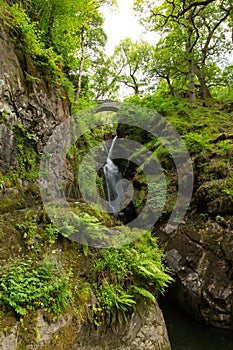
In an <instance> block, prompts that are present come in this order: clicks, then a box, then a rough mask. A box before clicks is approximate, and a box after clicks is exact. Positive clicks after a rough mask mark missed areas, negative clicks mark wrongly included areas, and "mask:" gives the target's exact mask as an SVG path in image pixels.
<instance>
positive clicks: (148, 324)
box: [0, 304, 171, 350]
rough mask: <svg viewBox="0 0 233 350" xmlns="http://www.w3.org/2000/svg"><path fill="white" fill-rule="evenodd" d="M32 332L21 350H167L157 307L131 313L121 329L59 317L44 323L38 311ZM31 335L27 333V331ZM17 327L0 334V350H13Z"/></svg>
mask: <svg viewBox="0 0 233 350" xmlns="http://www.w3.org/2000/svg"><path fill="white" fill-rule="evenodd" d="M34 327H35V329H34V333H36V334H37V339H36V341H34V342H33V343H31V344H30V341H27V345H26V347H24V349H25V350H42V349H43V350H47V349H62V350H105V349H106V350H107V349H113V350H145V349H147V350H170V349H171V346H170V343H169V340H168V334H167V330H166V325H165V322H164V319H163V314H162V312H161V310H160V308H159V306H158V304H156V305H155V307H154V310H153V311H152V312H151V313H149V314H147V315H139V314H133V315H132V317H131V319H130V320H129V322H127V323H124V324H122V325H121V326H120V325H118V326H115V327H113V326H110V327H109V328H107V327H104V328H103V327H100V329H97V330H96V329H95V328H94V327H93V326H91V325H90V324H79V323H78V322H77V320H76V321H75V320H74V319H72V318H71V317H69V316H67V317H61V318H59V319H58V320H57V321H56V322H52V323H48V322H47V321H46V319H45V318H44V316H43V312H41V311H38V312H37V316H36V320H35V326H34ZM30 332H31V330H30ZM18 333H19V325H18V324H16V325H14V326H12V327H10V328H9V329H8V330H7V331H6V332H0V349H1V350H17V349H18V346H19V344H20V342H19V340H18V338H19V337H18Z"/></svg>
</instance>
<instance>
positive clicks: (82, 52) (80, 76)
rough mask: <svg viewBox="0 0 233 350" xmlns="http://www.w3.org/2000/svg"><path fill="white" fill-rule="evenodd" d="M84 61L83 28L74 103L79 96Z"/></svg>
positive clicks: (83, 30)
mask: <svg viewBox="0 0 233 350" xmlns="http://www.w3.org/2000/svg"><path fill="white" fill-rule="evenodd" d="M84 62H85V29H84V28H83V29H82V31H81V58H80V64H79V70H78V83H77V91H76V97H75V104H77V103H78V100H79V97H80V92H81V84H82V74H83V67H84Z"/></svg>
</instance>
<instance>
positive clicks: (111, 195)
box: [103, 136, 123, 214]
mask: <svg viewBox="0 0 233 350" xmlns="http://www.w3.org/2000/svg"><path fill="white" fill-rule="evenodd" d="M116 140H117V136H115V137H114V139H113V141H112V144H111V147H110V149H109V151H108V155H107V160H106V164H105V165H104V167H103V169H104V176H105V185H106V197H107V201H108V206H109V207H108V211H109V212H111V213H113V214H117V213H119V212H120V211H121V198H122V193H123V189H122V182H121V181H120V180H121V179H122V177H121V173H120V171H119V168H118V166H117V165H116V164H114V163H113V161H112V159H111V155H112V150H113V147H114V145H115V142H116Z"/></svg>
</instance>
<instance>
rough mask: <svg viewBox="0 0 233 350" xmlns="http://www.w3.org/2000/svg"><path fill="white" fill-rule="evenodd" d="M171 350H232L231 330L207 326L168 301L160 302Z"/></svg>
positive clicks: (232, 334)
mask: <svg viewBox="0 0 233 350" xmlns="http://www.w3.org/2000/svg"><path fill="white" fill-rule="evenodd" d="M160 307H161V309H162V311H163V315H164V319H165V322H166V325H167V330H168V334H169V339H170V342H171V346H172V350H233V332H232V331H224V330H220V329H217V328H213V327H207V326H205V325H202V324H200V323H198V322H197V321H195V320H193V319H192V318H190V317H189V316H187V315H186V314H184V313H183V312H182V311H180V310H179V309H178V308H177V307H175V306H173V305H172V304H170V303H168V302H162V303H160Z"/></svg>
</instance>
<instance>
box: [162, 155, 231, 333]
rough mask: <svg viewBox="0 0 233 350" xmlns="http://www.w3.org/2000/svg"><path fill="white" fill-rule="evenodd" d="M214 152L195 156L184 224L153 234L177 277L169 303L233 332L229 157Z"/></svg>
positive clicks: (208, 322)
mask: <svg viewBox="0 0 233 350" xmlns="http://www.w3.org/2000/svg"><path fill="white" fill-rule="evenodd" d="M216 153H217V152H216ZM216 153H215V152H213V154H210V155H209V156H208V157H207V156H206V157H204V158H203V157H197V158H194V161H193V164H194V170H195V188H194V195H193V201H192V203H191V210H190V212H189V213H188V214H187V215H186V217H185V220H184V222H183V223H182V224H180V225H179V227H178V229H177V230H175V231H174V232H172V233H170V234H167V233H165V232H164V230H163V227H160V228H158V230H156V232H158V235H159V237H160V241H161V244H163V245H164V248H165V251H166V256H167V258H166V259H167V263H168V265H169V266H170V267H171V268H172V270H173V271H174V273H175V280H176V283H175V284H174V285H173V286H172V287H171V288H170V290H169V292H168V295H169V297H170V298H171V300H173V301H174V302H176V303H177V304H179V305H180V306H181V307H182V308H184V309H185V310H186V311H187V312H189V313H190V314H191V315H193V316H194V317H195V318H197V319H198V320H200V321H201V322H204V323H206V324H210V325H213V326H216V327H220V328H226V329H233V219H232V213H233V202H232V195H231V187H230V186H231V161H232V153H230V154H228V155H226V156H224V154H223V156H218V155H217V154H216ZM224 158H225V159H224ZM202 164H204V165H202Z"/></svg>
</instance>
